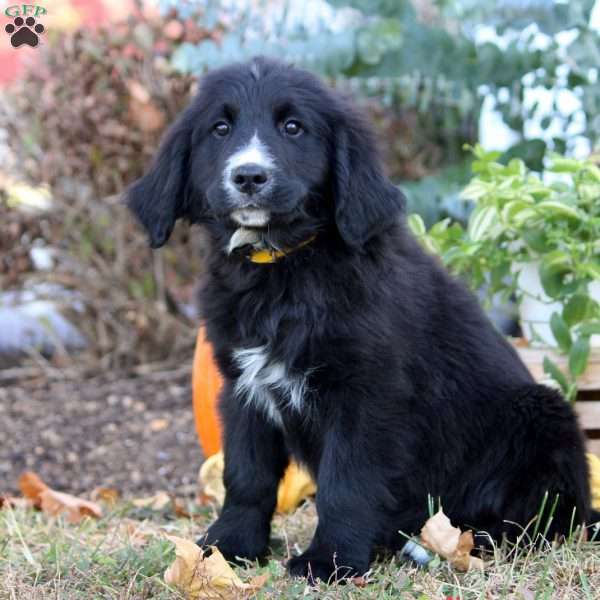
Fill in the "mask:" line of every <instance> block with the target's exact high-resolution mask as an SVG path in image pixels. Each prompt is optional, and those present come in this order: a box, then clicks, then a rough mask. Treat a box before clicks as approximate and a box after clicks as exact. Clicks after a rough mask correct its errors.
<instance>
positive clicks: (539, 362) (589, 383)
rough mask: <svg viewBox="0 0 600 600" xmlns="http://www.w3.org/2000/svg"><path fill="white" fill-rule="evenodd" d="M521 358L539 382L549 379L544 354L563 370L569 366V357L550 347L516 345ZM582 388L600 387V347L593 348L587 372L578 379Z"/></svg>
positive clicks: (592, 388) (595, 388)
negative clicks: (545, 371) (544, 364)
mask: <svg viewBox="0 0 600 600" xmlns="http://www.w3.org/2000/svg"><path fill="white" fill-rule="evenodd" d="M515 348H516V350H517V352H518V353H519V356H520V357H521V360H522V361H523V362H524V363H525V365H526V367H527V368H528V369H529V371H530V373H531V374H532V375H533V377H534V379H535V380H536V381H539V382H544V381H547V380H548V376H547V375H546V374H545V373H544V366H543V362H544V356H548V358H550V359H552V360H553V361H554V362H555V363H556V364H557V365H558V366H559V367H560V369H562V370H565V371H566V370H567V368H568V360H569V359H568V358H567V357H566V356H564V355H562V354H558V353H557V352H555V351H554V350H551V349H549V348H530V347H528V346H527V347H520V346H515ZM577 384H578V387H579V389H580V390H598V389H600V349H594V350H592V352H591V354H590V362H589V365H588V368H587V369H586V371H585V373H584V374H583V375H582V376H581V377H580V378H579V379H578V381H577Z"/></svg>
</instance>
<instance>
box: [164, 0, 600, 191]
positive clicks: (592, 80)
mask: <svg viewBox="0 0 600 600" xmlns="http://www.w3.org/2000/svg"><path fill="white" fill-rule="evenodd" d="M291 3H292V0H289V1H288V4H287V6H286V7H285V8H284V9H283V10H282V11H281V13H280V14H279V15H278V16H277V17H273V18H270V19H267V18H265V14H266V12H267V11H264V12H263V11H261V10H258V11H257V10H256V9H255V8H254V9H253V10H250V9H249V8H248V5H247V4H246V3H243V2H242V3H232V2H226V1H225V0H203V1H199V0H198V1H196V2H194V1H192V0H187V1H186V0H162V5H163V7H165V8H166V7H172V6H176V7H177V8H178V9H179V10H180V11H181V10H184V11H187V12H186V14H188V15H189V14H192V13H193V10H194V9H195V11H196V12H195V13H193V14H196V15H197V16H198V18H199V20H200V21H201V23H202V26H203V27H206V28H215V27H221V30H222V31H223V32H224V34H223V37H222V39H221V41H220V42H219V43H217V42H214V41H211V40H206V41H203V42H201V43H200V44H198V45H192V44H188V43H185V44H183V45H182V46H181V47H180V48H179V49H178V50H177V52H176V53H175V55H174V58H173V64H174V65H175V67H176V68H177V69H179V70H181V71H183V72H188V73H198V74H200V73H203V72H204V71H206V70H207V69H208V68H214V67H218V66H219V65H222V64H225V63H228V62H231V61H234V60H242V59H246V58H249V57H250V56H254V55H258V54H263V55H270V56H276V57H278V58H282V59H285V60H288V61H290V62H293V63H295V64H298V65H301V66H304V67H306V68H308V69H311V70H313V71H315V72H317V73H320V74H321V75H324V76H326V77H329V78H331V79H332V80H337V81H338V82H341V83H342V84H343V85H346V86H348V85H350V86H352V88H353V89H355V90H356V91H358V92H360V93H362V94H364V95H365V96H376V97H377V98H378V100H379V101H381V102H383V103H384V104H386V105H388V106H389V107H391V108H393V109H395V110H407V109H410V110H415V111H417V113H418V115H419V125H420V127H422V129H423V130H424V131H425V132H426V133H427V135H431V136H432V139H434V140H435V141H436V142H437V143H438V144H440V145H441V147H443V148H445V152H446V154H447V157H446V158H447V160H445V161H443V163H442V164H446V165H447V164H456V163H461V162H462V161H464V160H465V156H464V154H463V152H462V150H461V148H462V145H463V142H464V141H474V140H473V137H472V135H473V133H472V131H473V125H474V124H475V127H474V129H475V136H476V129H477V126H476V124H477V122H478V118H479V114H480V111H481V106H482V102H483V98H484V97H485V96H486V95H492V96H493V97H494V99H495V107H496V109H497V110H499V112H500V113H501V115H502V118H503V120H504V122H505V123H506V124H507V125H508V126H509V127H510V128H511V129H512V130H513V131H515V132H516V133H517V134H518V138H519V141H518V142H517V144H515V146H514V147H513V148H511V149H510V151H509V153H508V156H509V157H511V158H512V157H520V158H523V159H524V160H525V161H526V162H527V164H528V166H530V167H531V168H534V169H536V170H541V168H542V166H543V159H544V156H545V155H546V153H547V150H548V149H551V150H556V151H559V152H564V151H565V150H566V151H568V150H569V144H570V143H571V141H572V140H571V136H572V134H571V133H569V127H570V125H571V123H572V122H573V120H574V119H576V118H577V117H578V115H576V114H570V115H564V114H563V113H561V111H560V110H559V107H558V106H557V103H556V102H554V104H553V106H552V108H551V112H550V113H549V114H546V116H545V118H543V119H541V126H542V129H544V130H545V129H547V128H548V127H549V126H550V124H551V123H552V121H553V119H554V118H558V119H560V122H561V124H562V127H561V130H562V131H561V133H560V134H559V135H558V136H557V137H555V138H553V139H552V140H551V141H550V142H549V141H548V139H544V140H542V139H526V138H525V136H524V130H525V124H526V122H527V121H528V120H529V119H531V118H533V117H535V116H536V115H537V112H538V108H539V107H538V106H537V105H536V104H534V105H533V106H532V105H531V103H527V102H525V91H526V89H527V88H534V87H540V86H541V87H543V88H545V89H547V90H553V91H557V90H562V89H569V90H575V93H576V94H577V95H578V96H579V98H580V99H581V102H582V105H583V112H584V113H585V122H584V131H583V135H584V136H585V137H587V138H589V139H590V141H591V142H592V144H593V143H595V142H596V141H597V140H598V139H599V138H600V77H599V76H598V65H599V64H600V39H599V35H598V32H596V31H593V30H591V29H590V27H589V20H590V14H591V10H592V8H593V5H594V0H577V1H575V0H571V1H569V2H567V1H563V0H527V1H523V0H498V1H494V2H492V1H489V0H432V2H431V3H429V4H428V3H425V4H424V5H425V6H426V7H428V9H429V13H427V14H425V15H423V14H417V11H416V9H415V6H416V4H413V3H412V2H411V1H410V0H329V2H328V3H329V5H330V8H332V9H333V11H338V12H337V13H335V14H339V11H342V14H343V15H344V16H345V17H346V21H345V23H344V25H343V26H340V24H339V19H332V18H330V17H331V15H329V16H327V15H326V16H325V17H324V18H322V19H321V20H320V21H319V22H318V23H317V24H316V25H314V23H313V27H312V28H311V29H310V31H309V30H308V29H307V27H305V26H303V25H302V24H298V23H295V24H294V23H292V21H291V19H290V18H289V17H290V12H293V11H291V8H290V5H291ZM264 4H265V7H266V5H267V1H266V0H264ZM420 5H421V6H422V5H423V3H420ZM241 6H245V7H246V8H244V9H242V8H240V7H241ZM232 7H237V8H232ZM330 12H331V11H330ZM224 17H226V18H224ZM313 21H314V19H313ZM482 27H484V28H485V29H486V31H487V33H488V34H490V32H491V34H492V35H487V36H486V37H485V38H484V37H482V36H481V35H480V32H481V29H482ZM561 34H562V36H561ZM565 34H567V37H570V41H569V42H568V43H566V42H565V41H564V38H565ZM557 36H558V37H557ZM540 39H543V41H544V43H545V45H540ZM561 39H562V40H563V41H562V42H560V40H561ZM484 40H489V41H484ZM579 116H580V115H579ZM546 137H547V136H546ZM548 143H549V145H550V148H548ZM443 176H444V173H442V174H441V175H440V177H442V178H443ZM438 180H439V177H438ZM437 185H438V183H435V186H437ZM418 187H419V186H416V188H418ZM441 187H442V189H444V188H445V187H446V186H445V184H444V185H442V186H441ZM414 193H415V194H418V190H416V191H415V192H414Z"/></svg>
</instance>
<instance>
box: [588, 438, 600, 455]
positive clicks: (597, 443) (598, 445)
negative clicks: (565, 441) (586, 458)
mask: <svg viewBox="0 0 600 600" xmlns="http://www.w3.org/2000/svg"><path fill="white" fill-rule="evenodd" d="M587 449H588V452H591V453H592V454H595V455H596V456H598V457H600V440H588V441H587Z"/></svg>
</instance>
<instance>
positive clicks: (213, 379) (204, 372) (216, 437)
mask: <svg viewBox="0 0 600 600" xmlns="http://www.w3.org/2000/svg"><path fill="white" fill-rule="evenodd" d="M222 386H223V378H222V377H221V373H219V369H217V365H216V364H215V361H214V358H213V351H212V346H211V345H210V343H209V342H208V341H207V339H206V337H205V335H204V327H201V328H200V331H198V337H197V339H196V352H195V353H194V366H193V369H192V398H193V404H194V422H195V423H196V432H197V433H198V438H199V439H200V445H201V446H202V450H203V451H204V456H205V457H206V458H208V457H209V456H212V455H213V454H216V453H217V452H218V451H219V450H220V449H221V423H220V422H219V417H218V411H217V400H218V398H219V393H220V392H221V387H222Z"/></svg>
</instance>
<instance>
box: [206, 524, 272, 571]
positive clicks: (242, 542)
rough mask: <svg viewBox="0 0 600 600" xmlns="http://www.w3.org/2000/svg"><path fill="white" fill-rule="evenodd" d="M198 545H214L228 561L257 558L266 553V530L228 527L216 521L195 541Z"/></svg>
mask: <svg viewBox="0 0 600 600" xmlns="http://www.w3.org/2000/svg"><path fill="white" fill-rule="evenodd" d="M196 543H197V544H198V546H216V547H217V548H218V549H219V550H220V552H221V554H222V555H223V556H224V557H225V558H226V559H227V560H228V561H230V562H238V563H239V562H240V559H247V560H252V561H254V560H258V559H260V558H262V557H264V556H265V555H266V554H267V550H268V532H258V531H256V530H255V529H254V528H251V527H230V526H228V525H227V524H223V523H221V522H220V521H216V522H215V523H214V524H213V525H212V526H211V527H210V528H209V529H208V531H207V532H206V534H205V535H204V536H203V537H200V538H199V539H198V540H197V542H196Z"/></svg>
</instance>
